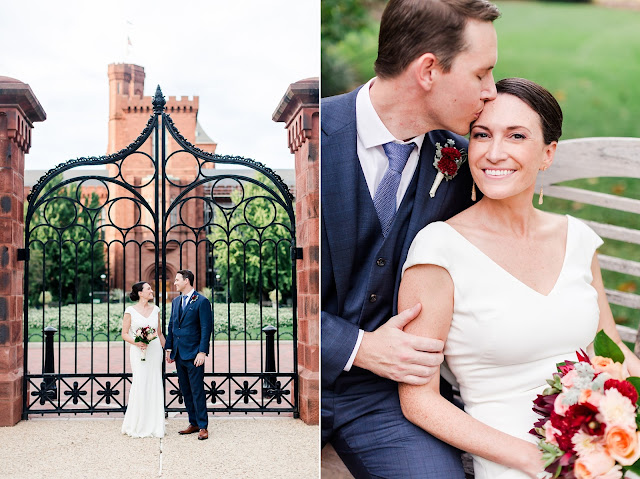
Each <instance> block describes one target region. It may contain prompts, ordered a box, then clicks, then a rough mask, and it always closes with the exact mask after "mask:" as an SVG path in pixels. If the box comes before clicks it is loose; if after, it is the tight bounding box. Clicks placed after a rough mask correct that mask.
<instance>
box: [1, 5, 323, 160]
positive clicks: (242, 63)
mask: <svg viewBox="0 0 640 479" xmlns="http://www.w3.org/2000/svg"><path fill="white" fill-rule="evenodd" d="M127 38H129V39H130V41H131V47H128V46H127V43H128V41H127ZM0 40H1V41H0V44H1V45H2V53H0V76H9V77H13V78H17V79H18V80H21V81H23V82H25V83H28V84H29V85H30V86H31V89H32V90H33V92H34V93H35V95H36V97H37V98H38V100H39V101H40V104H41V105H42V106H43V108H44V110H45V112H46V114H47V120H46V121H45V122H42V123H35V127H34V130H33V132H32V147H31V151H30V153H29V155H28V156H27V159H26V169H49V168H51V167H53V166H55V165H57V164H59V163H62V162H65V161H67V160H69V159H72V158H77V157H79V156H100V155H104V154H105V153H106V148H107V128H108V115H109V113H108V106H109V97H108V94H109V89H108V77H107V66H108V65H109V64H110V63H121V62H126V63H135V64H137V65H141V66H143V67H144V69H145V73H146V79H145V91H144V94H145V95H146V96H149V95H153V93H154V92H155V88H156V85H158V84H160V86H161V88H162V91H163V93H164V95H165V97H167V98H168V97H169V96H183V95H185V96H193V95H198V96H199V97H200V111H199V113H198V120H199V122H200V124H201V125H202V127H203V128H204V130H205V131H206V133H207V134H208V135H209V136H210V137H211V138H212V139H213V140H214V141H216V142H217V143H218V148H217V150H216V153H219V154H223V155H224V154H232V155H240V156H244V157H248V158H252V159H254V160H257V161H260V162H262V163H264V164H266V165H267V166H269V167H271V168H276V169H277V168H293V167H294V162H293V155H291V154H290V153H289V149H288V148H287V136H286V130H285V129H284V124H283V123H274V122H273V121H272V120H271V115H272V114H273V112H274V110H275V109H276V107H277V105H278V103H279V102H280V99H281V98H282V96H283V95H284V93H285V91H286V89H287V87H288V86H289V84H290V83H293V82H295V81H298V80H301V79H303V78H308V77H317V76H319V74H320V2H319V1H318V0H268V1H264V0H180V1H166V0H108V1H103V0H92V1H87V0H81V1H80V0H78V1H76V0H56V1H50V0H21V1H20V2H9V1H4V0H3V1H2V6H1V7H0ZM134 139H135V138H134V137H132V138H131V140H132V141H133V140H134Z"/></svg>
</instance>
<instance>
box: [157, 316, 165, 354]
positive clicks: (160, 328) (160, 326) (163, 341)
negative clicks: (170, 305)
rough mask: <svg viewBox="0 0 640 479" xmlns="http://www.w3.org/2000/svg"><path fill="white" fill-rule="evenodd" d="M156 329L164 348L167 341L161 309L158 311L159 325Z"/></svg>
mask: <svg viewBox="0 0 640 479" xmlns="http://www.w3.org/2000/svg"><path fill="white" fill-rule="evenodd" d="M156 331H157V332H158V339H159V340H160V345H161V346H162V349H164V344H165V342H166V339H165V338H164V334H162V320H161V319H160V312H159V311H158V327H157V328H156Z"/></svg>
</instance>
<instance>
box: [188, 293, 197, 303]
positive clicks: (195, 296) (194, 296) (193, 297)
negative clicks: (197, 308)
mask: <svg viewBox="0 0 640 479" xmlns="http://www.w3.org/2000/svg"><path fill="white" fill-rule="evenodd" d="M197 300H198V295H197V294H195V293H194V294H193V295H192V296H191V299H190V300H189V302H190V303H195V302H196V301H197Z"/></svg>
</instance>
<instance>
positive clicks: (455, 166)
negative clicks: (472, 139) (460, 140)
mask: <svg viewBox="0 0 640 479" xmlns="http://www.w3.org/2000/svg"><path fill="white" fill-rule="evenodd" d="M455 144H456V142H455V141H453V140H452V139H451V138H449V139H448V140H447V143H446V146H445V147H444V148H443V147H442V145H441V144H440V143H436V155H435V157H434V160H433V166H435V167H436V170H438V174H437V175H436V179H435V180H433V185H432V186H431V190H430V191H429V196H431V198H433V197H434V196H436V190H437V189H438V186H440V183H441V182H442V179H443V178H446V180H447V181H449V180H452V179H453V178H454V177H455V176H456V175H457V174H458V170H459V169H460V166H462V164H463V163H464V162H465V161H467V152H466V151H465V150H464V149H460V150H459V149H458V148H456V147H455Z"/></svg>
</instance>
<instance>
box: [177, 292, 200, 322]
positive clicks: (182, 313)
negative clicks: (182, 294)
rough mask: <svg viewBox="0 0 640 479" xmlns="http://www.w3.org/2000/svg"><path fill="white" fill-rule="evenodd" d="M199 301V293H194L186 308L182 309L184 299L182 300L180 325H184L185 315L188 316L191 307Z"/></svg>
mask: <svg viewBox="0 0 640 479" xmlns="http://www.w3.org/2000/svg"><path fill="white" fill-rule="evenodd" d="M194 298H195V299H194ZM197 299H198V293H197V292H195V291H194V292H193V294H192V295H191V298H189V301H187V304H186V305H185V307H184V308H183V307H182V299H180V321H179V322H180V324H182V320H183V319H184V316H185V314H187V311H188V310H189V308H191V305H192V304H193V303H194V302H196V301H197Z"/></svg>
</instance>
